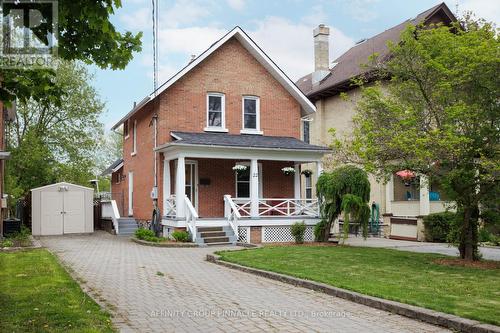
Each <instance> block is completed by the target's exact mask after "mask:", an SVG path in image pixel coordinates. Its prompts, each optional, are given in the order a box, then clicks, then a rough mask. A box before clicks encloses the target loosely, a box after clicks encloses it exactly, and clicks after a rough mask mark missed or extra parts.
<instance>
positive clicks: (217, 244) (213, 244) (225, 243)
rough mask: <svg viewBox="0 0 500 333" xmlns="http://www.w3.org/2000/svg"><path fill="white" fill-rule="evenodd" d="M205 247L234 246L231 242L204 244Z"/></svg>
mask: <svg viewBox="0 0 500 333" xmlns="http://www.w3.org/2000/svg"><path fill="white" fill-rule="evenodd" d="M204 245H205V246H222V245H234V243H233V242H220V243H204Z"/></svg>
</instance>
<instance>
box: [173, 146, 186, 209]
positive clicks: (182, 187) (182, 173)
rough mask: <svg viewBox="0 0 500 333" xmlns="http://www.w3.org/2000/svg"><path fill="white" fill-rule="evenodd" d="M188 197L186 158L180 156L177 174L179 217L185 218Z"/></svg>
mask: <svg viewBox="0 0 500 333" xmlns="http://www.w3.org/2000/svg"><path fill="white" fill-rule="evenodd" d="M185 196H186V166H185V160H184V156H179V158H178V159H177V171H176V174H175V207H176V209H177V214H176V215H177V217H185V216H186V214H185V213H184V211H185V200H184V197H185Z"/></svg>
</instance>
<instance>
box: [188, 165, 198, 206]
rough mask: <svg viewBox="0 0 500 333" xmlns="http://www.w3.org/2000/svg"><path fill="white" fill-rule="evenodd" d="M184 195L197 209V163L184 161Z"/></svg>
mask: <svg viewBox="0 0 500 333" xmlns="http://www.w3.org/2000/svg"><path fill="white" fill-rule="evenodd" d="M186 195H187V197H188V198H189V200H191V203H192V204H193V207H194V208H195V209H196V211H198V163H197V162H196V161H186Z"/></svg>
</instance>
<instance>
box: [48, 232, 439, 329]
mask: <svg viewBox="0 0 500 333" xmlns="http://www.w3.org/2000/svg"><path fill="white" fill-rule="evenodd" d="M42 243H43V245H44V246H46V247H48V248H49V249H50V250H51V251H52V252H54V253H55V254H57V255H58V256H59V258H60V259H61V260H62V261H63V263H64V264H65V265H67V266H69V267H71V269H72V270H73V273H74V275H75V276H76V277H77V278H78V280H79V281H80V283H81V284H82V285H83V287H84V289H85V290H87V291H88V292H89V293H90V294H91V295H93V296H94V297H95V298H97V299H100V300H101V302H102V303H105V304H108V305H109V304H111V308H113V309H114V310H113V312H114V314H115V318H114V322H115V324H116V326H117V327H119V328H120V329H121V330H122V331H125V332H135V331H137V332H196V331H203V332H237V331H245V332H260V331H263V330H265V331H275V332H276V331H283V332H310V331H318V332H356V333H359V332H442V331H445V330H443V329H441V328H439V327H435V326H431V325H427V324H424V323H421V322H418V321H415V320H411V319H408V318H405V317H401V316H398V315H393V314H390V313H387V312H384V311H379V310H376V309H372V308H369V307H366V306H363V305H360V304H356V303H352V302H349V301H346V300H343V299H339V298H335V297H331V296H328V295H325V294H322V293H317V292H314V291H311V290H307V289H303V288H297V287H293V286H291V285H288V284H284V283H281V282H277V281H272V280H268V279H265V278H261V277H257V276H254V275H251V274H247V273H243V272H239V271H235V270H231V269H227V268H224V267H220V266H217V265H214V264H211V263H208V262H206V261H204V259H205V255H206V254H207V253H209V252H212V251H214V248H196V249H188V248H185V249H168V248H154V247H145V246H141V245H138V244H135V243H132V242H131V241H130V240H128V239H126V238H120V237H115V236H112V235H109V234H107V233H102V232H98V233H95V234H94V235H92V236H62V237H47V238H43V239H42Z"/></svg>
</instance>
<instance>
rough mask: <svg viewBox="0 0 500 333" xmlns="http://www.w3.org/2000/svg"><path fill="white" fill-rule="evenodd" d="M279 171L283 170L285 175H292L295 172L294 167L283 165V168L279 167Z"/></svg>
mask: <svg viewBox="0 0 500 333" xmlns="http://www.w3.org/2000/svg"><path fill="white" fill-rule="evenodd" d="M281 171H283V173H284V174H285V176H292V175H294V174H295V168H292V167H285V168H283V169H281Z"/></svg>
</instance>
